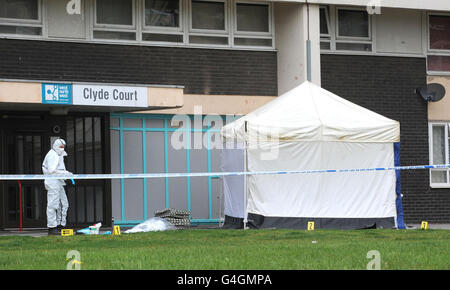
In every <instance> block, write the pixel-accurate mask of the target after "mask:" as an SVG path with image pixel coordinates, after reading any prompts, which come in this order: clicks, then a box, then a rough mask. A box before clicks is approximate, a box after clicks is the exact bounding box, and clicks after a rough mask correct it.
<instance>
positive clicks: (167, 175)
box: [0, 164, 450, 183]
mask: <svg viewBox="0 0 450 290" xmlns="http://www.w3.org/2000/svg"><path fill="white" fill-rule="evenodd" d="M446 168H450V164H439V165H414V166H394V167H374V168H352V169H323V170H293V171H252V172H250V171H237V172H193V173H135V174H73V175H43V174H37V175H17V174H3V175H0V180H43V179H71V180H72V181H73V180H75V179H141V178H172V177H205V176H214V177H216V176H239V175H285V174H313V173H341V172H369V171H388V170H416V169H446ZM73 183H74V181H73Z"/></svg>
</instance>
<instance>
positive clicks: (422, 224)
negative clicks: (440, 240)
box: [420, 222, 428, 230]
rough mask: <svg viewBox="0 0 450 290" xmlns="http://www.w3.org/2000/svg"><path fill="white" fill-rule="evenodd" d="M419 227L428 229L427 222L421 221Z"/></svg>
mask: <svg viewBox="0 0 450 290" xmlns="http://www.w3.org/2000/svg"><path fill="white" fill-rule="evenodd" d="M420 228H421V229H422V230H428V222H422V223H421V224H420Z"/></svg>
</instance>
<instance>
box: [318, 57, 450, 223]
mask: <svg viewBox="0 0 450 290" xmlns="http://www.w3.org/2000/svg"><path fill="white" fill-rule="evenodd" d="M321 70H322V87H323V88H325V89H327V90H329V91H331V92H333V93H335V94H337V95H339V96H341V97H343V98H345V99H347V100H349V101H351V102H354V103H356V104H358V105H361V106H363V107H366V108H368V109H370V110H372V111H375V112H377V113H379V114H382V115H384V116H386V117H388V118H391V119H394V120H397V121H400V131H401V136H400V138H401V164H402V165H422V164H429V157H428V150H429V149H428V117H427V104H426V103H425V102H424V101H423V100H422V98H420V97H419V96H417V95H415V94H414V88H416V87H420V86H424V85H425V84H426V61H425V59H424V58H407V57H381V56H351V55H329V54H322V55H321ZM401 178H402V193H403V195H404V197H403V208H404V214H405V221H406V222H407V223H417V222H420V221H422V220H426V221H429V222H435V223H448V222H450V189H431V188H430V186H429V172H428V170H409V171H402V173H401Z"/></svg>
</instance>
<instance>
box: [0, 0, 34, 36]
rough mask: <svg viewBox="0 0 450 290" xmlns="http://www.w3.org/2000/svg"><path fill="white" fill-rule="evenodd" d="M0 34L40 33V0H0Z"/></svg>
mask: <svg viewBox="0 0 450 290" xmlns="http://www.w3.org/2000/svg"><path fill="white" fill-rule="evenodd" d="M0 34H15V35H35V36H39V35H42V20H41V2H40V0H0Z"/></svg>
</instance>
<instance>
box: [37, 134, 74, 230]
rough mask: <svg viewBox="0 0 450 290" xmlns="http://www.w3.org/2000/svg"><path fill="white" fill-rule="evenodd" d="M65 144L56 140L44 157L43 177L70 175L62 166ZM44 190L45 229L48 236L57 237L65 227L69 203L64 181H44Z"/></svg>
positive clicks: (61, 140)
mask: <svg viewBox="0 0 450 290" xmlns="http://www.w3.org/2000/svg"><path fill="white" fill-rule="evenodd" d="M65 146H66V142H65V141H64V140H63V139H56V140H55V142H53V146H52V149H50V151H48V153H47V155H45V158H44V161H43V162H42V172H43V173H44V175H72V173H71V172H69V171H67V170H66V166H65V165H64V156H67V153H66V152H65V151H64V147H65ZM44 185H45V189H46V190H47V228H48V234H49V235H59V234H60V231H61V228H64V227H65V226H66V216H67V210H68V208H69V202H68V200H67V196H66V192H65V190H64V186H65V185H66V182H65V179H45V180H44Z"/></svg>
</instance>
